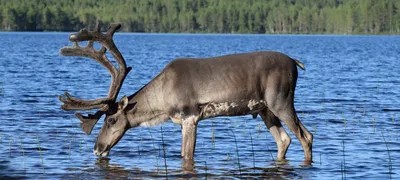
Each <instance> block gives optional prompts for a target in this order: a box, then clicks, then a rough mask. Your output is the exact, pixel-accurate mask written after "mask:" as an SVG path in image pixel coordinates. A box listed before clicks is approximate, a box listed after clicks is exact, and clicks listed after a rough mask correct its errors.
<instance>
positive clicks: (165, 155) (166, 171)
mask: <svg viewBox="0 0 400 180" xmlns="http://www.w3.org/2000/svg"><path fill="white" fill-rule="evenodd" d="M161 142H162V148H163V151H164V167H165V177H166V178H167V179H168V166H167V154H166V153H165V144H164V132H163V128H162V126H161Z"/></svg>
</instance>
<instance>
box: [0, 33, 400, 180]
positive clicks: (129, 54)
mask: <svg viewBox="0 0 400 180" xmlns="http://www.w3.org/2000/svg"><path fill="white" fill-rule="evenodd" d="M0 42H1V43H0V115H1V116H0V117H1V125H0V151H1V152H2V153H0V178H4V177H7V178H35V179H37V178H40V179H42V178H78V179H105V178H107V179H114V178H116V177H122V178H164V177H165V167H164V162H165V161H166V163H167V173H168V176H169V177H170V178H178V177H180V178H195V179H196V178H198V179H206V178H240V177H248V178H251V177H252V178H271V177H272V178H276V179H281V178H283V179H288V178H290V179H292V178H296V179H340V178H342V177H343V178H352V179H353V178H359V179H387V178H390V177H392V178H393V179H398V178H400V174H399V172H400V171H399V169H400V162H399V161H400V146H399V145H400V107H399V104H400V92H399V90H400V70H399V69H400V68H398V62H399V59H400V54H399V52H400V37H399V36H325V35H324V36H318V35H310V36H308V35H282V36H281V35H185V34H183V35H181V34H123V33H119V34H117V35H116V37H115V42H116V44H117V46H118V47H119V49H120V51H121V52H122V54H123V55H124V57H125V59H126V61H127V64H128V65H129V66H132V67H133V69H132V71H131V72H130V74H129V75H128V77H127V79H126V80H125V83H124V85H123V87H122V89H121V92H120V97H122V95H130V94H133V93H134V92H136V91H137V90H138V89H140V88H141V87H142V86H143V85H144V84H146V83H147V82H149V81H150V80H151V79H152V78H153V77H154V76H156V75H157V74H158V72H160V71H161V70H162V69H163V67H165V65H166V64H167V63H168V62H170V61H171V60H173V59H175V58H178V57H211V56H218V55H224V54H230V53H241V52H250V51H261V50H275V51H280V52H283V53H286V54H288V55H290V56H291V57H294V58H296V59H299V60H300V61H302V62H303V63H304V64H305V66H306V71H301V70H299V78H298V81H297V89H296V96H295V107H296V110H297V112H298V115H299V117H300V119H301V120H302V122H303V123H304V124H305V125H306V127H307V128H308V129H309V130H310V131H311V132H312V133H313V134H314V146H313V150H314V151H313V152H314V159H313V161H314V163H313V164H312V165H311V166H303V162H302V161H303V158H304V155H303V150H302V149H301V145H300V143H299V141H298V140H297V139H295V136H294V135H293V134H292V133H289V135H290V136H291V137H292V144H291V146H290V147H289V150H288V153H287V159H288V162H287V163H283V164H276V163H275V162H274V160H273V158H275V156H276V150H277V149H276V145H275V142H274V140H273V138H272V136H271V135H270V134H269V132H267V131H266V128H265V126H264V124H263V122H262V120H261V119H260V117H258V118H257V119H252V117H251V116H241V117H218V118H214V119H209V120H206V121H202V122H201V123H200V124H199V129H198V138H197V146H196V152H195V164H194V167H193V169H185V168H182V167H183V166H182V160H181V158H180V144H181V132H180V126H178V125H174V124H173V123H172V122H168V123H166V124H163V125H162V126H157V127H150V128H144V127H140V128H135V129H131V130H129V131H128V132H127V133H126V134H125V136H124V138H123V139H122V140H121V141H120V142H119V144H118V145H116V146H115V147H114V148H113V149H112V151H111V154H110V156H109V158H107V159H98V158H97V157H95V156H94V155H93V154H92V152H93V146H94V140H95V137H96V135H97V133H98V132H99V129H100V128H101V125H102V124H103V122H102V120H100V121H99V123H98V124H97V125H96V127H95V129H94V130H93V132H92V135H90V136H85V135H84V133H83V132H82V131H81V129H80V127H79V120H78V119H77V118H76V117H75V116H74V115H73V112H67V111H63V110H61V109H60V108H59V106H60V105H61V102H59V101H58V98H57V97H58V95H60V94H62V93H63V92H64V91H69V92H70V93H71V94H72V95H75V96H78V97H80V98H83V99H94V98H98V97H103V96H106V94H107V91H108V87H109V82H110V78H109V75H108V72H107V71H106V70H105V69H104V68H103V67H102V66H100V65H99V64H96V62H95V61H92V60H89V59H85V58H72V57H62V56H60V55H59V54H58V50H59V49H60V48H61V47H63V46H65V45H69V44H70V43H69V42H68V33H0ZM161 127H162V129H163V131H162V132H161ZM231 130H232V131H231ZM232 132H233V133H234V135H235V137H236V140H237V146H238V147H237V149H236V145H235V140H234V137H233V133H232ZM161 133H163V136H164V144H165V150H166V159H165V161H164V153H163V150H162V149H163V146H162V144H163V143H162V141H161ZM385 142H386V143H385ZM236 150H238V151H236ZM237 152H238V154H239V156H238V155H237ZM388 153H390V158H389V154H388ZM238 158H239V159H238ZM238 162H240V168H239V163H238Z"/></svg>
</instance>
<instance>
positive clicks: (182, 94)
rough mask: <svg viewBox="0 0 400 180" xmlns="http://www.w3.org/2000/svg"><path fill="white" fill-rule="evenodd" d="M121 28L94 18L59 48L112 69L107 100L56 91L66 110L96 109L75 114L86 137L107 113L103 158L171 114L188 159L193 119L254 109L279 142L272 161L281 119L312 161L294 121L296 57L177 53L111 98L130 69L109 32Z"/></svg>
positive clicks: (99, 151)
mask: <svg viewBox="0 0 400 180" xmlns="http://www.w3.org/2000/svg"><path fill="white" fill-rule="evenodd" d="M120 28H121V24H110V26H109V29H108V31H107V32H106V33H105V34H104V33H102V32H101V22H100V21H97V23H96V27H95V30H94V31H88V30H86V29H82V30H80V31H79V32H78V33H75V34H72V35H70V37H69V40H70V41H71V42H73V44H74V45H73V46H72V47H71V46H67V47H64V48H62V49H61V50H60V54H61V55H64V56H84V57H88V58H91V59H94V60H96V61H97V62H98V63H100V64H101V65H102V66H104V67H105V68H106V69H107V70H108V71H109V72H110V74H111V85H110V89H109V92H108V96H107V97H105V98H99V99H95V100H82V99H78V98H75V97H73V96H71V95H70V94H69V93H68V92H65V95H64V96H62V95H60V96H59V99H60V101H62V102H63V103H64V104H63V105H62V106H61V108H62V109H64V110H91V109H98V110H97V112H96V113H94V114H89V115H87V116H84V115H82V114H80V113H75V115H76V116H77V118H78V119H80V120H81V128H82V130H83V131H84V132H85V133H86V134H87V135H90V133H91V131H92V129H93V127H94V125H95V124H96V123H97V121H98V120H99V119H100V118H101V117H102V116H103V115H104V114H105V120H104V125H103V127H102V128H101V130H100V132H99V135H98V136H97V139H96V143H95V146H94V154H96V155H97V156H100V157H104V156H107V155H108V154H109V152H110V150H111V148H112V147H114V146H115V145H116V144H117V143H118V141H119V140H120V139H121V138H122V136H123V135H124V134H125V132H126V131H127V130H128V129H131V128H134V127H138V126H154V125H157V124H160V123H164V122H167V121H168V120H169V119H170V120H172V122H174V123H177V124H179V125H181V128H182V147H181V155H182V158H183V159H184V160H193V156H194V152H195V146H196V134H197V125H198V123H199V122H200V121H201V120H203V119H208V118H212V117H217V116H242V115H248V114H252V115H253V117H254V118H255V117H257V115H260V116H261V118H262V120H263V121H264V123H265V125H266V126H267V128H268V129H269V131H270V132H271V134H272V136H273V137H274V139H275V141H276V144H277V147H278V153H277V158H276V160H278V161H280V160H284V159H285V155H286V152H287V149H288V147H289V145H290V143H291V138H290V136H289V135H288V134H287V133H286V131H285V129H284V128H283V127H282V124H281V122H280V120H281V121H283V122H284V123H285V124H286V126H287V127H288V128H289V129H290V130H291V131H292V132H293V133H294V134H295V136H296V137H297V139H299V140H300V142H301V145H302V147H303V150H304V155H305V162H311V161H312V142H313V135H312V134H311V133H310V132H309V131H308V130H307V129H306V127H305V126H304V125H303V124H302V123H301V122H300V120H299V118H298V117H297V114H296V111H295V108H294V104H293V100H294V91H295V87H296V81H297V76H298V72H297V66H299V67H300V68H301V69H303V70H304V65H303V64H302V63H301V62H300V61H298V60H296V59H293V58H290V57H289V56H287V55H285V54H282V53H279V52H272V51H264V52H252V53H242V54H231V55H225V56H219V57H212V58H179V59H175V60H173V61H171V62H170V63H169V64H168V65H167V66H166V67H165V68H164V69H163V70H162V71H161V72H160V73H159V74H158V75H157V76H156V77H155V78H154V79H152V80H151V81H150V82H149V83H148V84H146V85H145V86H143V87H142V88H141V89H140V90H138V91H137V92H136V93H134V94H133V95H130V96H128V97H127V96H124V97H122V98H121V100H120V101H119V102H116V99H117V96H118V93H119V91H120V89H121V86H122V83H123V82H124V79H125V78H126V76H127V74H128V73H129V71H130V70H131V67H127V66H126V63H125V60H124V58H123V57H122V55H121V53H120V52H119V50H118V48H117V47H116V46H115V44H114V41H113V35H114V33H115V32H116V31H117V30H118V29H120ZM82 41H88V45H87V46H86V47H80V46H79V44H78V42H82ZM94 42H98V43H100V44H101V45H102V47H101V49H100V50H98V51H97V50H95V49H94V48H93V43H94ZM106 51H109V52H110V53H111V54H112V56H113V57H114V58H115V60H116V62H117V63H118V68H117V67H115V66H114V65H113V64H112V63H111V61H110V60H109V59H108V58H107V57H106Z"/></svg>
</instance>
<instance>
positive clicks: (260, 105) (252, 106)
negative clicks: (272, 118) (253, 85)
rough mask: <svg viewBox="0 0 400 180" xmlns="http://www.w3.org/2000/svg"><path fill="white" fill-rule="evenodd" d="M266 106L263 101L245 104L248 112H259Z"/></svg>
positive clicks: (251, 101) (252, 101)
mask: <svg viewBox="0 0 400 180" xmlns="http://www.w3.org/2000/svg"><path fill="white" fill-rule="evenodd" d="M265 106H266V104H265V101H264V100H254V99H252V100H250V101H249V103H248V104H247V107H248V108H249V109H250V111H253V110H259V109H262V108H264V107H265Z"/></svg>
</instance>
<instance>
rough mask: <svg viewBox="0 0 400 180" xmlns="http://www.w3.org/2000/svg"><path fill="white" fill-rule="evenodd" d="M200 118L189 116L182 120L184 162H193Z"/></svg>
mask: <svg viewBox="0 0 400 180" xmlns="http://www.w3.org/2000/svg"><path fill="white" fill-rule="evenodd" d="M198 120H199V117H198V116H188V117H186V118H184V119H183V120H182V149H181V155H182V158H183V159H184V160H193V156H194V150H195V148H196V136H197V123H198Z"/></svg>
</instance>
